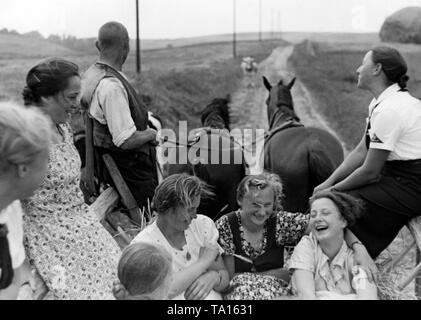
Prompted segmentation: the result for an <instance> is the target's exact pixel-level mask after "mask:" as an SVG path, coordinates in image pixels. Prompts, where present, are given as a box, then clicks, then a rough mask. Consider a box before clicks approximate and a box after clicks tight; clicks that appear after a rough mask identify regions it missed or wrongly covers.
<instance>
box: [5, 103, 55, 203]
mask: <svg viewBox="0 0 421 320" xmlns="http://www.w3.org/2000/svg"><path fill="white" fill-rule="evenodd" d="M51 136H52V130H51V122H50V121H49V119H48V118H47V117H46V116H44V115H43V114H42V113H41V112H40V111H38V110H35V109H33V108H24V107H21V106H19V105H17V104H15V103H13V102H2V103H0V177H1V180H2V181H3V182H4V183H6V182H7V185H8V186H9V187H8V189H9V191H8V190H0V192H1V193H4V192H15V193H19V195H20V196H19V199H24V198H26V197H29V196H31V195H32V193H33V192H34V191H35V190H36V189H37V188H38V186H39V185H40V184H41V182H42V180H43V178H44V175H45V172H46V170H47V164H48V150H49V145H50V142H51Z"/></svg>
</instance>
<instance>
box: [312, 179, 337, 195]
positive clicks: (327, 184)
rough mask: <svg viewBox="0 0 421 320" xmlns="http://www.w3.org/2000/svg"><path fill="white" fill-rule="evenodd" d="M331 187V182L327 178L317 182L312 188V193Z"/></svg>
mask: <svg viewBox="0 0 421 320" xmlns="http://www.w3.org/2000/svg"><path fill="white" fill-rule="evenodd" d="M332 187H333V183H332V182H330V181H329V180H326V181H325V182H323V183H321V184H319V185H318V186H317V187H316V188H314V190H313V195H315V194H316V193H318V192H320V191H323V190H326V189H329V188H332Z"/></svg>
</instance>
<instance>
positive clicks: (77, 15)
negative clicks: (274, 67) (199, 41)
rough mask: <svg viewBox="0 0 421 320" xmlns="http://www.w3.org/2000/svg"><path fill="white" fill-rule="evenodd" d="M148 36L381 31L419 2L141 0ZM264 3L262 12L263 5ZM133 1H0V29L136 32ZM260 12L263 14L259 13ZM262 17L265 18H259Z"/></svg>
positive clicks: (142, 24)
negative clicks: (118, 28) (114, 27)
mask: <svg viewBox="0 0 421 320" xmlns="http://www.w3.org/2000/svg"><path fill="white" fill-rule="evenodd" d="M139 3H140V30H141V31H140V32H141V36H142V38H144V39H174V38H183V37H193V36H203V35H211V34H225V33H231V32H232V31H233V28H234V22H233V20H234V19H233V17H234V3H235V6H236V10H235V13H236V14H235V17H236V23H235V26H236V30H237V31H238V32H258V31H259V30H260V29H261V30H262V31H275V32H283V31H315V32H377V31H379V30H380V28H381V25H382V23H383V21H384V20H385V19H386V17H388V16H389V15H390V14H392V13H393V12H395V11H397V10H399V9H401V8H404V7H407V6H421V0H139ZM260 5H261V11H260V10H259V7H260ZM135 8H136V1H135V0H1V10H0V29H2V28H7V29H15V30H17V31H18V32H20V33H24V32H29V31H33V30H37V31H39V32H41V34H43V35H44V36H48V35H50V34H59V35H73V36H77V37H79V38H85V37H95V36H96V34H97V30H98V28H99V27H100V26H101V25H102V24H103V23H105V22H107V21H111V20H114V21H119V22H121V23H123V24H124V25H126V27H127V28H128V30H129V33H130V36H131V37H132V38H134V37H135V36H136V15H135ZM259 12H261V14H259ZM259 16H260V17H261V18H259Z"/></svg>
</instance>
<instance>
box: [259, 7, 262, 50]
mask: <svg viewBox="0 0 421 320" xmlns="http://www.w3.org/2000/svg"><path fill="white" fill-rule="evenodd" d="M259 41H260V42H261V41H262V0H259Z"/></svg>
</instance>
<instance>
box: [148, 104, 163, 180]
mask: <svg viewBox="0 0 421 320" xmlns="http://www.w3.org/2000/svg"><path fill="white" fill-rule="evenodd" d="M148 120H149V123H150V125H149V126H151V127H152V128H153V129H155V130H157V131H158V132H159V131H160V130H162V121H161V119H159V118H158V117H157V116H155V115H154V114H153V113H152V112H151V111H148ZM162 152H163V151H162V147H161V146H159V145H158V146H156V170H157V172H158V183H161V182H162V181H163V180H164V176H163V172H164V171H163V170H164V160H163V154H162Z"/></svg>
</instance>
